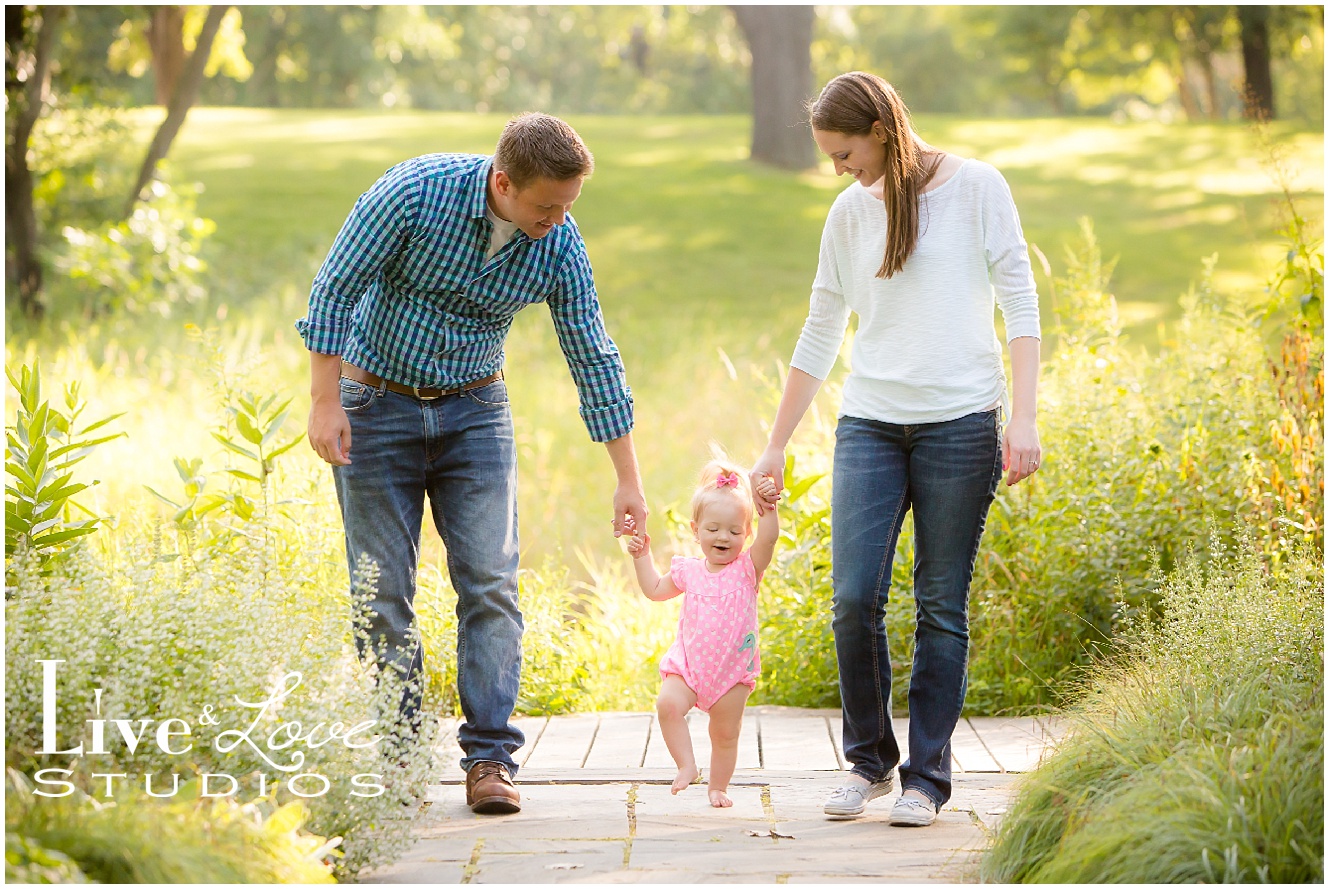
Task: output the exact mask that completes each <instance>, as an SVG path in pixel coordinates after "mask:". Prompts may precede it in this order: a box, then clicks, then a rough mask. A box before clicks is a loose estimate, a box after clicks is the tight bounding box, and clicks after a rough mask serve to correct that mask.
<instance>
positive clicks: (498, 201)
mask: <svg viewBox="0 0 1329 889" xmlns="http://www.w3.org/2000/svg"><path fill="white" fill-rule="evenodd" d="M584 179H585V177H584V176H578V177H576V178H574V179H565V180H558V179H546V178H539V179H534V180H532V181H531V182H530V183H529V184H528V185H527V186H526V187H525V188H518V187H517V186H516V184H514V183H513V181H512V179H511V178H510V177H509V176H508V174H507V173H505V172H503V171H502V170H495V171H494V172H492V173H491V174H490V176H489V199H490V204H491V205H492V207H493V209H494V212H495V213H497V214H498V215H499V217H500V218H502V219H506V220H507V221H508V222H511V223H515V224H516V226H517V228H519V229H521V230H522V231H524V232H525V233H526V234H527V235H529V236H530V237H532V238H537V239H539V238H543V237H544V236H545V235H547V234H549V233H550V232H551V231H553V230H554V226H556V225H562V224H563V223H564V222H565V221H566V220H567V215H568V213H569V212H570V211H571V210H572V205H573V203H575V202H576V200H577V198H578V197H580V196H581V185H582V182H583V181H584Z"/></svg>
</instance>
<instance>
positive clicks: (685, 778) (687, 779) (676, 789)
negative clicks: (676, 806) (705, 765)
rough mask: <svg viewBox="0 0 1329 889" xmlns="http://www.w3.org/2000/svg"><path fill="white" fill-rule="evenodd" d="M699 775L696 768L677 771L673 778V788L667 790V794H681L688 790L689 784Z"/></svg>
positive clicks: (690, 767)
mask: <svg viewBox="0 0 1329 889" xmlns="http://www.w3.org/2000/svg"><path fill="white" fill-rule="evenodd" d="M700 774H701V772H700V771H698V769H697V767H696V766H688V767H686V768H682V769H679V770H678V774H677V775H676V776H675V777H674V786H673V787H671V788H669V792H670V793H682V792H683V791H685V790H687V789H688V785H689V784H691V783H692V782H693V781H696V780H697V776H698V775H700Z"/></svg>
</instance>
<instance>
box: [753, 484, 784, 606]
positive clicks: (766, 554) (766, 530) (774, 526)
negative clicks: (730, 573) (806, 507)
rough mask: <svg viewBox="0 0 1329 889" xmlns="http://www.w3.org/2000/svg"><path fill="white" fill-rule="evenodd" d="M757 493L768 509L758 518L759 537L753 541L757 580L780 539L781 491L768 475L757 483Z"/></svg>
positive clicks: (769, 560)
mask: <svg viewBox="0 0 1329 889" xmlns="http://www.w3.org/2000/svg"><path fill="white" fill-rule="evenodd" d="M756 493H757V495H758V496H760V497H762V498H763V499H764V500H766V502H767V507H766V511H765V512H763V513H762V514H761V517H760V518H758V519H757V537H756V539H755V540H754V541H753V542H752V550H751V553H750V554H751V556H752V567H754V568H756V569H757V580H758V581H760V580H761V576H762V574H763V573H764V572H765V571H766V567H767V566H768V565H770V564H771V558H772V557H774V555H775V544H776V541H778V540H779V539H780V510H779V508H778V507H777V506H775V502H776V501H777V500H778V499H779V496H780V495H779V493H778V492H777V491H776V490H775V482H774V481H773V480H772V479H771V477H770V476H769V475H768V476H766V477H765V478H763V479H762V480H761V482H760V483H759V484H758V485H757V492H756Z"/></svg>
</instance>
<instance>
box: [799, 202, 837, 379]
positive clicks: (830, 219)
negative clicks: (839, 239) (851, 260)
mask: <svg viewBox="0 0 1329 889" xmlns="http://www.w3.org/2000/svg"><path fill="white" fill-rule="evenodd" d="M837 219H838V215H837V214H836V213H835V212H834V208H833V209H832V212H831V213H830V214H828V215H827V217H826V225H825V226H824V227H823V228H822V232H821V253H820V256H819V257H818V259H817V275H816V277H815V278H814V279H813V281H812V296H811V299H810V302H809V306H808V317H807V320H806V321H804V322H803V332H802V333H800V334H799V335H798V344H797V345H796V346H794V355H793V357H792V358H790V359H789V365H790V367H796V368H798V369H799V370H801V371H803V372H804V373H806V374H809V375H810V376H813V377H816V378H817V379H819V380H824V379H826V378H827V377H829V376H830V375H831V369H832V368H833V367H835V359H836V358H837V357H838V356H839V354H840V346H841V345H843V343H844V333H845V330H846V329H848V327H849V305H848V303H846V302H845V298H844V287H843V286H842V285H841V283H840V263H839V260H838V258H837V256H836V245H835V240H836V239H835V226H836V225H837V221H836V220H837Z"/></svg>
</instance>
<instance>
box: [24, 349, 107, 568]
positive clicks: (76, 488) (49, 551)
mask: <svg viewBox="0 0 1329 889" xmlns="http://www.w3.org/2000/svg"><path fill="white" fill-rule="evenodd" d="M5 374H6V375H7V376H8V377H9V382H10V385H12V386H13V387H14V389H15V390H17V392H18V396H19V401H18V406H17V411H16V415H15V418H14V424H13V425H12V426H7V427H5V476H6V479H7V483H6V485H5V561H6V565H8V564H9V562H10V560H12V559H20V560H22V559H24V558H26V557H27V555H28V554H29V553H32V554H33V555H34V556H35V558H36V559H37V563H38V565H39V566H41V568H42V570H50V569H52V568H53V567H55V565H57V564H58V563H59V562H60V561H61V560H62V559H64V558H65V557H67V556H68V554H69V553H70V552H71V551H73V549H74V548H75V547H76V546H77V543H78V540H79V538H81V537H85V536H87V535H88V534H91V533H93V532H94V531H96V530H97V527H98V524H99V523H100V522H101V519H100V518H99V517H98V516H96V515H95V514H93V513H92V512H89V511H88V510H87V509H86V508H85V507H83V506H81V505H80V504H79V503H78V502H77V501H76V500H75V499H74V497H75V495H77V494H79V493H80V492H82V491H85V490H87V489H88V487H89V485H87V484H84V483H83V482H77V481H75V480H74V473H73V471H72V469H73V467H74V465H75V464H77V463H78V462H79V461H81V460H82V459H83V458H84V457H86V456H88V454H89V453H90V452H91V451H92V449H93V448H95V447H96V446H97V445H100V444H104V443H106V442H108V441H112V440H114V439H116V438H119V437H120V436H122V435H124V434H125V433H123V432H119V433H116V434H115V435H102V436H98V437H93V433H95V432H97V431H98V430H100V429H102V428H103V427H104V426H106V425H107V424H108V423H110V422H111V421H113V420H115V419H116V418H117V417H119V416H121V415H120V414H115V415H113V416H110V417H105V418H103V419H101V420H96V421H94V422H92V423H88V424H86V425H82V426H80V425H79V418H80V417H81V415H82V414H83V411H84V409H85V408H86V407H87V405H86V403H85V402H84V401H83V399H82V397H81V395H80V393H79V385H78V383H71V384H69V385H68V386H67V387H66V388H65V399H64V401H65V411H64V412H62V411H61V410H60V409H59V408H54V407H52V406H51V404H50V402H49V401H45V400H43V399H42V382H41V368H40V366H39V365H38V364H37V363H36V362H34V363H33V365H32V366H31V367H28V366H27V365H24V366H23V367H21V368H20V369H19V372H18V374H17V375H15V373H14V372H13V371H12V370H9V369H8V368H6V370H5ZM92 484H94V485H95V484H97V482H96V481H93V482H92ZM75 509H78V510H80V511H81V512H83V513H84V514H85V515H87V516H88V518H86V519H78V520H75V519H74V518H73V516H74V510H75ZM8 581H9V573H8V569H7V570H6V583H8Z"/></svg>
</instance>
